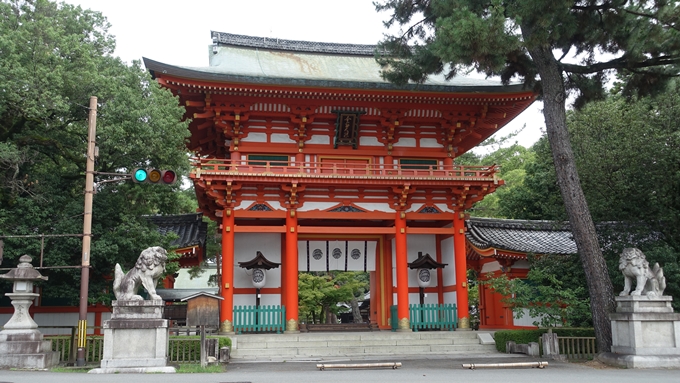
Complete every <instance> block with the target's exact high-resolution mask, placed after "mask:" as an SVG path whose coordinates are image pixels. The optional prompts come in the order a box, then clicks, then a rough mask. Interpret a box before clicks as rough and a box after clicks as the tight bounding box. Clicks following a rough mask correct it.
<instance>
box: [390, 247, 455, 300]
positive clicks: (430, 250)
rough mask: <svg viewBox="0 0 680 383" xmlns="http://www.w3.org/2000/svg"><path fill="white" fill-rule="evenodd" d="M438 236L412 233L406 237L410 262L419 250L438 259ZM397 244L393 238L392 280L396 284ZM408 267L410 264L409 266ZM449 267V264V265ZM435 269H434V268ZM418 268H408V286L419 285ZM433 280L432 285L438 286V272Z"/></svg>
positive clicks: (434, 273)
mask: <svg viewBox="0 0 680 383" xmlns="http://www.w3.org/2000/svg"><path fill="white" fill-rule="evenodd" d="M435 240H436V237H435V236H434V235H429V234H411V235H408V236H407V237H406V247H407V251H406V259H407V261H408V263H411V262H413V261H415V260H416V259H418V252H419V251H420V252H422V253H423V254H426V253H427V254H430V256H431V257H432V259H434V260H436V259H437V244H436V243H435ZM396 267H397V246H396V242H395V240H394V238H393V239H392V281H394V285H395V286H396V285H397V268H396ZM407 267H408V266H407ZM447 268H448V266H447ZM433 271H434V270H433ZM416 273H417V270H411V269H408V286H409V287H418V277H417V274H416ZM431 275H432V282H431V283H430V286H437V283H438V280H437V273H436V272H433V273H432V274H431ZM412 302H413V303H417V302H419V300H418V299H416V300H415V301H412Z"/></svg>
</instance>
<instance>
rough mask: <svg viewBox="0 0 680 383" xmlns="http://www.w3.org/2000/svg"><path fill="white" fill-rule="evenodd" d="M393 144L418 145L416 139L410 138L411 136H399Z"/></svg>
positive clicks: (400, 145) (409, 146) (397, 145)
mask: <svg viewBox="0 0 680 383" xmlns="http://www.w3.org/2000/svg"><path fill="white" fill-rule="evenodd" d="M392 146H393V147H406V148H415V147H416V139H415V138H410V137H401V138H399V141H397V142H395V143H394V144H393V145H392Z"/></svg>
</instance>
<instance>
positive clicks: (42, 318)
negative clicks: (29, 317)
mask: <svg viewBox="0 0 680 383" xmlns="http://www.w3.org/2000/svg"><path fill="white" fill-rule="evenodd" d="M79 316H80V315H79V314H78V313H77V312H75V313H36V314H35V315H34V316H33V320H34V321H35V323H37V324H38V329H39V330H40V332H42V333H43V334H44V335H71V329H70V328H50V326H71V327H77V326H78V318H79ZM87 325H88V326H94V313H87ZM87 333H88V334H93V333H94V329H88V330H87Z"/></svg>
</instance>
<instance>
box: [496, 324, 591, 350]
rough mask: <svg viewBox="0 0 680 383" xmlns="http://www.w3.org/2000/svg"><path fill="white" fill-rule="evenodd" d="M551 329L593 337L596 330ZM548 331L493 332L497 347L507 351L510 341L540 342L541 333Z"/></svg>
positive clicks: (569, 334) (520, 342) (522, 342)
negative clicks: (507, 344) (506, 347)
mask: <svg viewBox="0 0 680 383" xmlns="http://www.w3.org/2000/svg"><path fill="white" fill-rule="evenodd" d="M550 331H552V332H554V333H556V334H557V336H574V337H592V336H595V331H594V330H593V329H592V328H566V327H558V328H553V329H551V330H550ZM547 332H548V329H536V330H500V331H496V332H495V333H494V334H493V337H494V340H495V341H496V349H497V350H498V351H500V352H503V353H504V352H505V344H506V342H508V341H513V342H515V343H517V344H528V343H529V342H538V343H539V344H540V342H539V339H540V338H541V335H543V334H545V333H547Z"/></svg>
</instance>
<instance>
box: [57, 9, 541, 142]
mask: <svg viewBox="0 0 680 383" xmlns="http://www.w3.org/2000/svg"><path fill="white" fill-rule="evenodd" d="M66 2H67V3H70V4H74V5H80V6H81V7H83V8H85V9H92V10H95V11H100V12H102V13H103V14H104V16H106V17H107V19H108V20H109V23H111V29H110V30H109V32H110V33H111V34H113V35H114V36H115V37H116V52H115V54H116V55H117V56H119V57H120V58H121V59H123V60H124V61H127V62H131V61H132V60H141V58H142V57H147V58H150V59H153V60H156V61H160V62H163V63H167V64H172V65H180V66H195V67H200V66H207V65H208V56H209V52H210V50H209V49H210V48H209V46H210V44H212V39H211V37H210V31H217V32H227V33H235V34H241V35H249V36H260V37H271V38H281V39H289V40H306V41H319V42H333V43H353V44H376V43H377V42H378V41H380V40H381V38H382V36H383V33H385V32H386V31H387V30H386V29H385V27H384V26H383V21H385V20H387V18H388V17H389V15H388V14H387V13H385V12H382V13H378V12H376V11H375V8H374V6H373V4H372V3H373V0H340V1H338V0H333V1H331V0H212V1H208V0H115V1H103V0H67V1H66ZM541 107H542V104H540V103H534V104H533V105H532V106H531V107H530V108H529V109H528V110H526V111H525V112H524V113H523V114H522V115H520V116H519V117H517V118H516V119H515V120H513V121H512V122H511V123H510V124H508V125H507V126H506V127H504V128H503V129H502V130H501V131H500V134H501V135H507V134H508V133H510V132H511V131H514V130H516V129H519V128H521V127H522V126H523V125H524V124H526V128H525V129H524V131H523V132H522V133H521V134H520V135H519V136H518V137H517V138H516V140H518V141H519V143H520V144H522V145H524V146H527V147H528V146H531V145H532V144H533V143H534V142H536V140H538V138H539V137H540V135H541V131H542V130H545V122H544V120H543V115H542V114H541V112H540V108H541Z"/></svg>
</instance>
